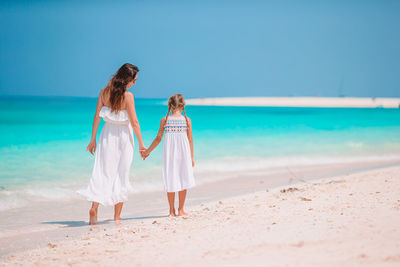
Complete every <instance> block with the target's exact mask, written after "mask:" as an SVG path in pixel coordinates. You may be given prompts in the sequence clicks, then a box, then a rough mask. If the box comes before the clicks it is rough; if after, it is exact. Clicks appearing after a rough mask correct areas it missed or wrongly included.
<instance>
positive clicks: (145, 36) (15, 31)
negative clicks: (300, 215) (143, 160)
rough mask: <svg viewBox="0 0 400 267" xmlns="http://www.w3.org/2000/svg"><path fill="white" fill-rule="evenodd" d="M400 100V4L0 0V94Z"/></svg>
mask: <svg viewBox="0 0 400 267" xmlns="http://www.w3.org/2000/svg"><path fill="white" fill-rule="evenodd" d="M125 62H130V63H132V64H135V65H137V66H138V67H139V68H140V72H139V76H138V82H137V86H136V87H134V88H132V89H133V90H132V91H133V92H134V94H135V95H136V97H157V98H165V97H168V96H169V95H171V94H174V93H177V92H180V93H183V94H184V95H185V96H186V97H210V96H290V95H294V96H315V95H320V96H338V95H346V96H373V97H376V96H396V97H400V1H386V0H376V1H368V0H361V1H351V0H347V1H323V0H318V1H251V0H245V1H208V0H202V1H152V0H147V1H86V0H84V1H78V0H75V1H43V0H37V1H18V0H15V1H7V0H2V1H1V2H0V95H60V96H97V94H98V92H99V90H100V89H101V88H102V87H104V86H105V85H106V83H107V81H108V79H109V78H110V77H111V75H112V74H113V73H115V71H116V70H117V69H118V67H119V66H120V65H122V64H123V63H125Z"/></svg>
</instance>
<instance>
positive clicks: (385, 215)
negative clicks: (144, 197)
mask: <svg viewBox="0 0 400 267" xmlns="http://www.w3.org/2000/svg"><path fill="white" fill-rule="evenodd" d="M291 187H292V188H296V189H297V190H294V191H289V192H281V190H282V189H287V188H288V186H285V187H281V188H275V189H272V190H263V191H259V192H256V193H253V194H248V195H244V196H240V197H234V198H229V199H225V200H222V201H217V202H211V203H207V204H200V205H196V206H192V207H189V209H188V211H190V216H188V217H186V218H157V219H144V220H138V221H135V222H134V223H130V224H126V223H124V224H122V225H121V226H119V227H115V228H113V229H109V228H104V227H103V226H101V225H100V226H98V227H96V228H94V229H93V231H89V232H88V233H87V234H86V235H85V236H83V237H82V238H79V239H74V240H67V241H61V242H58V243H55V244H52V243H50V244H49V246H48V247H46V248H42V249H35V250H30V251H25V252H21V253H16V254H12V255H8V256H4V257H3V258H1V259H0V265H1V266H13V265H23V266H26V265H35V266H117V265H118V266H174V265H175V266H177V265H178V264H179V265H181V266H245V265H248V266H364V265H368V266H400V229H399V225H400V166H396V167H388V168H383V169H376V170H370V171H364V172H360V173H356V174H351V175H346V176H339V177H335V178H329V179H328V178H325V179H320V180H315V181H313V182H308V183H302V184H296V185H292V186H291Z"/></svg>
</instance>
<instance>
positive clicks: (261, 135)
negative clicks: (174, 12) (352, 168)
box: [0, 97, 400, 210]
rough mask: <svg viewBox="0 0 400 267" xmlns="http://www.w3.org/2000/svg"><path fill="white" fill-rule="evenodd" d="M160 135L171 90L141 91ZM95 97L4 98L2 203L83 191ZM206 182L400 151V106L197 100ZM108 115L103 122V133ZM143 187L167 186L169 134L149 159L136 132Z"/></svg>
mask: <svg viewBox="0 0 400 267" xmlns="http://www.w3.org/2000/svg"><path fill="white" fill-rule="evenodd" d="M135 102H136V110H137V115H138V119H139V122H140V125H141V129H142V135H143V138H144V142H145V144H146V145H147V146H149V145H150V143H151V142H152V140H153V138H154V137H155V135H156V133H157V130H158V125H159V120H160V119H161V117H162V116H165V114H166V111H167V107H166V105H165V103H166V99H136V100H135ZM95 107H96V99H94V98H74V97H19V98H17V97H1V98H0V210H6V209H9V208H12V207H18V206H22V205H25V204H27V203H28V202H29V201H31V200H44V201H46V200H49V199H52V200H54V199H57V200H68V199H74V198H77V197H78V196H77V195H76V194H75V191H76V190H77V189H80V188H84V187H85V186H86V185H87V183H88V181H89V179H90V175H91V171H92V167H93V163H94V157H93V156H92V155H91V154H90V153H89V152H87V151H86V146H87V144H88V142H89V140H90V136H91V127H92V119H93V116H94V112H95ZM186 111H187V115H188V116H189V117H190V118H191V120H192V123H193V136H194V150H195V161H196V167H195V176H196V180H197V182H198V183H201V182H207V181H210V180H215V179H222V178H226V177H229V174H231V173H238V172H252V171H265V170H268V169H274V168H279V167H285V166H295V165H315V164H327V163H342V162H357V161H368V160H371V161H374V160H377V159H400V109H380V108H378V109H357V108H290V107H279V108H278V107H210V106H188V107H187V108H186ZM103 124H104V122H102V123H101V125H100V128H99V131H98V136H99V134H100V131H101V128H102V126H103ZM135 142H136V143H135V145H136V147H135V155H134V161H133V164H132V168H131V174H130V179H131V183H132V185H133V187H134V189H135V190H136V191H138V192H139V191H146V190H162V180H161V179H162V178H161V160H162V159H161V154H162V144H160V145H159V147H157V148H156V150H155V151H154V152H153V153H152V154H151V155H150V157H149V158H147V159H146V160H145V161H143V160H142V159H141V158H140V156H139V153H138V147H137V141H136V140H135Z"/></svg>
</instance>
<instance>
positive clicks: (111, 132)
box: [77, 106, 134, 206]
mask: <svg viewBox="0 0 400 267" xmlns="http://www.w3.org/2000/svg"><path fill="white" fill-rule="evenodd" d="M99 116H100V117H102V118H103V120H104V121H105V122H106V123H105V124H104V126H103V129H102V131H101V134H100V138H99V142H98V145H97V149H96V152H95V160H94V167H93V171H92V177H91V179H90V182H89V185H88V187H87V189H85V190H80V191H77V193H78V194H80V195H82V196H84V197H85V198H86V199H87V200H88V201H92V202H98V203H100V204H102V205H104V206H110V205H115V204H117V203H119V202H124V201H127V200H128V192H130V191H131V190H132V187H131V185H130V183H129V170H130V166H131V163H132V159H133V148H134V138H133V129H132V126H131V124H130V122H129V117H128V112H127V111H126V110H120V111H119V112H118V113H116V112H111V108H109V107H106V106H103V107H102V108H101V110H100V113H99Z"/></svg>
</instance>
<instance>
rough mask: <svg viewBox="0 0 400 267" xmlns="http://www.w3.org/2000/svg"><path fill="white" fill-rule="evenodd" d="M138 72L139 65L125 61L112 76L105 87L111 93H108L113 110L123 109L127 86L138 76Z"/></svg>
mask: <svg viewBox="0 0 400 267" xmlns="http://www.w3.org/2000/svg"><path fill="white" fill-rule="evenodd" d="M138 72H139V68H138V67H136V66H135V65H132V64H129V63H125V64H124V65H122V66H121V67H120V68H119V69H118V71H117V72H116V73H115V74H114V76H113V77H112V78H111V80H110V81H109V83H108V85H107V87H106V88H105V92H107V93H109V94H108V95H109V98H110V103H111V110H112V111H115V110H120V109H121V105H122V100H123V99H124V93H125V91H126V86H127V85H128V83H130V82H131V81H133V80H134V79H135V78H136V75H137V73H138Z"/></svg>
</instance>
